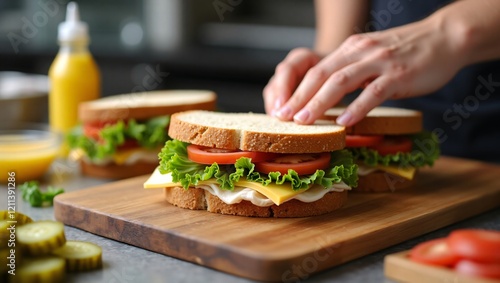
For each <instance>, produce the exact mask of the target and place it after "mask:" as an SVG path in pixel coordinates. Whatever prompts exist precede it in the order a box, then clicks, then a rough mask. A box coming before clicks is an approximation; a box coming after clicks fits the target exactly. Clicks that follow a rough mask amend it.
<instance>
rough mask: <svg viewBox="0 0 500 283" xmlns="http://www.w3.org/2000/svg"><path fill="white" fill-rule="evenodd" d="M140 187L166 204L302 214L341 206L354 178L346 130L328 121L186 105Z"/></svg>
mask: <svg viewBox="0 0 500 283" xmlns="http://www.w3.org/2000/svg"><path fill="white" fill-rule="evenodd" d="M168 134H169V135H170V137H171V138H172V140H169V141H167V142H166V143H165V146H164V147H163V149H162V150H161V152H160V154H159V159H160V163H159V166H158V168H157V169H156V170H155V171H154V172H153V174H152V175H151V176H150V178H149V179H148V180H147V181H146V182H145V183H144V188H146V189H152V188H163V189H164V196H165V198H166V200H167V202H169V203H170V204H172V205H175V206H178V207H181V208H185V209H193V210H207V211H209V212H214V213H220V214H231V215H240V216H253V217H306V216H314V215H321V214H325V213H329V212H332V211H334V210H336V209H338V208H340V207H341V206H342V205H343V204H344V203H345V202H346V200H347V192H348V191H349V190H350V189H351V187H352V186H355V185H356V181H357V175H356V169H357V166H356V165H355V164H354V162H353V159H352V156H351V154H350V152H349V151H347V150H343V148H344V145H345V129H344V127H341V126H338V125H336V124H334V123H333V122H331V121H317V122H316V124H314V125H309V126H305V125H298V124H295V123H293V122H283V121H280V120H278V119H276V118H273V117H270V116H268V115H265V114H256V113H217V112H211V111H186V112H181V113H176V114H174V115H172V116H171V122H170V127H169V130H168Z"/></svg>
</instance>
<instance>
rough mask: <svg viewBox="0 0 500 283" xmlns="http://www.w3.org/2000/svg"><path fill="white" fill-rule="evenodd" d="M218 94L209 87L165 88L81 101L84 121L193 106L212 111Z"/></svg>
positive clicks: (144, 115) (148, 114)
mask: <svg viewBox="0 0 500 283" xmlns="http://www.w3.org/2000/svg"><path fill="white" fill-rule="evenodd" d="M216 102H217V95H216V94H215V93H214V92H212V91H208V90H164V91H150V92H144V93H136V94H124V95H115V96H109V97H105V98H101V99H98V100H93V101H88V102H84V103H81V104H80V106H79V108H78V117H79V119H80V121H82V122H83V123H92V122H108V121H118V120H125V119H136V120H145V119H150V118H153V117H157V116H163V115H171V114H173V113H175V112H181V111H187V110H192V109H202V110H215V109H216Z"/></svg>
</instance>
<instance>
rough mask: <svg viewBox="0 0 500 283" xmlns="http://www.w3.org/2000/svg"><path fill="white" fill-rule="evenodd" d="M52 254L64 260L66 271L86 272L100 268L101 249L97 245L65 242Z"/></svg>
mask: <svg viewBox="0 0 500 283" xmlns="http://www.w3.org/2000/svg"><path fill="white" fill-rule="evenodd" d="M53 254H55V255H58V256H60V257H62V258H64V259H65V260H66V270H68V271H87V270H92V269H96V268H100V267H101V266H102V249H101V247H99V246H98V245H95V244H92V243H89V242H82V241H66V244H64V246H62V247H60V248H58V249H56V250H54V252H53Z"/></svg>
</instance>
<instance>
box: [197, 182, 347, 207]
mask: <svg viewBox="0 0 500 283" xmlns="http://www.w3.org/2000/svg"><path fill="white" fill-rule="evenodd" d="M196 188H200V189H204V190H206V191H208V192H210V193H211V194H212V195H215V196H217V197H219V198H220V199H221V200H222V201H223V202H225V203H226V204H235V203H239V202H241V201H242V200H246V201H250V202H251V203H252V204H254V205H256V206H271V205H273V204H274V202H273V201H272V200H271V199H269V198H267V197H266V196H264V195H263V194H261V193H259V192H257V191H256V190H253V189H250V188H246V187H235V188H234V190H233V191H229V190H223V189H221V188H220V187H219V185H217V184H207V185H198V186H196ZM350 189H351V187H349V186H347V185H346V184H345V183H344V182H342V183H337V184H335V185H334V187H332V188H329V189H325V188H324V187H322V186H320V185H314V186H313V187H311V188H310V189H308V190H307V191H305V192H302V193H300V194H298V195H296V196H295V197H293V198H291V199H296V200H299V201H302V202H314V201H317V200H319V199H321V198H322V197H323V196H324V195H326V194H327V193H329V192H343V191H345V190H350Z"/></svg>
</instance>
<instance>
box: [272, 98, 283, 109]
mask: <svg viewBox="0 0 500 283" xmlns="http://www.w3.org/2000/svg"><path fill="white" fill-rule="evenodd" d="M281 106H283V100H282V99H281V98H278V99H276V101H275V102H274V109H280V107H281Z"/></svg>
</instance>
